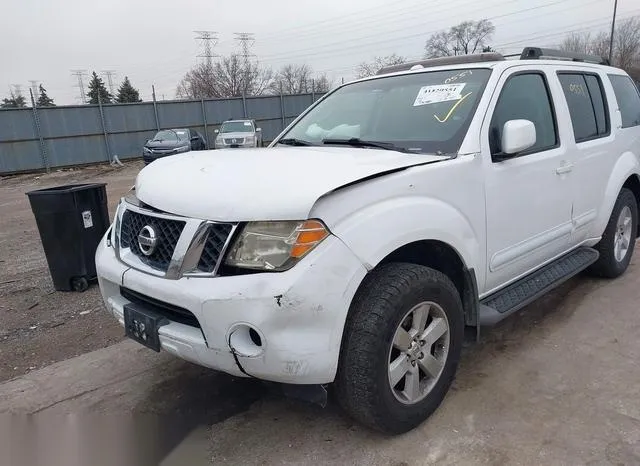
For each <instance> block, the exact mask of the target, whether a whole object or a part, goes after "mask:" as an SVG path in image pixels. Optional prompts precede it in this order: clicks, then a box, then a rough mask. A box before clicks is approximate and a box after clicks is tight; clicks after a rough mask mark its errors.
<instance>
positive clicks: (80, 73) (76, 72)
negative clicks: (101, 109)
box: [71, 70, 87, 104]
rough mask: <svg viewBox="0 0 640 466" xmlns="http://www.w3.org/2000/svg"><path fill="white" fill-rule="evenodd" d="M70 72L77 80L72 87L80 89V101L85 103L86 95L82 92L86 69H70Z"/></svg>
mask: <svg viewBox="0 0 640 466" xmlns="http://www.w3.org/2000/svg"><path fill="white" fill-rule="evenodd" d="M71 74H72V75H73V76H75V77H76V78H77V80H78V84H76V85H75V86H74V87H77V88H78V89H80V103H81V104H86V103H87V96H86V95H85V93H84V78H85V77H86V76H87V70H71Z"/></svg>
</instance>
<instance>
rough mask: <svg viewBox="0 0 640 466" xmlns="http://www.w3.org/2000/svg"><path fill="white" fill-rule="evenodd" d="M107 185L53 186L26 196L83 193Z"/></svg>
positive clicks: (36, 190) (31, 192) (28, 193)
mask: <svg viewBox="0 0 640 466" xmlns="http://www.w3.org/2000/svg"><path fill="white" fill-rule="evenodd" d="M106 185H107V183H79V184H67V185H62V186H53V187H51V188H42V189H35V190H33V191H29V192H27V193H26V194H27V196H39V195H45V194H64V193H71V192H75V191H83V190H86V189H94V188H101V187H103V186H106Z"/></svg>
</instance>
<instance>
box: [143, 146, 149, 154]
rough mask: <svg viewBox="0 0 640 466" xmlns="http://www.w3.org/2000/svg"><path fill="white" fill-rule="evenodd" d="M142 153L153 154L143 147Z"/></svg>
mask: <svg viewBox="0 0 640 466" xmlns="http://www.w3.org/2000/svg"><path fill="white" fill-rule="evenodd" d="M142 152H143V153H144V154H150V153H151V149H149V148H147V147H143V148H142Z"/></svg>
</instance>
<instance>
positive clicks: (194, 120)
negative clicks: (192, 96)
mask: <svg viewBox="0 0 640 466" xmlns="http://www.w3.org/2000/svg"><path fill="white" fill-rule="evenodd" d="M158 120H159V121H160V127H161V128H164V129H171V128H185V127H186V128H190V127H192V126H197V125H202V106H201V104H200V102H158Z"/></svg>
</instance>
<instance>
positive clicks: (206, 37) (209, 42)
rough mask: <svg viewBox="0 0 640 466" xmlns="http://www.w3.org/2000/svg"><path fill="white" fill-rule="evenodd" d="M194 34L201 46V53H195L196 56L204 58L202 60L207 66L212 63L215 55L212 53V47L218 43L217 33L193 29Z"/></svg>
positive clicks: (209, 66)
mask: <svg viewBox="0 0 640 466" xmlns="http://www.w3.org/2000/svg"><path fill="white" fill-rule="evenodd" d="M193 32H194V33H195V34H197V36H196V40H197V41H200V44H201V46H202V53H201V54H199V55H197V57H198V58H204V62H205V63H206V64H207V67H208V68H211V66H212V65H213V59H214V58H215V57H217V55H215V54H214V53H213V47H215V46H216V45H217V43H218V33H217V32H215V31H193Z"/></svg>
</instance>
